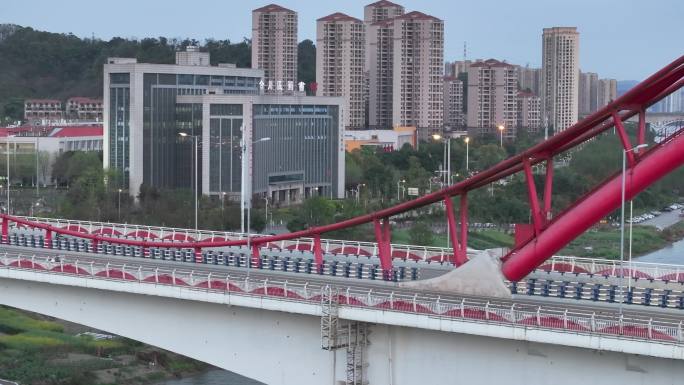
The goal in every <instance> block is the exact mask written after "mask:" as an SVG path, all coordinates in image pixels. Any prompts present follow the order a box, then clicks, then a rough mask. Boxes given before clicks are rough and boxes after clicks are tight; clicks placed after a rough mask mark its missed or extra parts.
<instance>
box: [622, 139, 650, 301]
mask: <svg viewBox="0 0 684 385" xmlns="http://www.w3.org/2000/svg"><path fill="white" fill-rule="evenodd" d="M646 147H648V144H647V143H642V144H640V145H638V146H636V147H633V148H630V149H629V150H623V151H622V197H621V208H620V278H622V285H621V288H620V291H621V292H622V290H623V289H622V287H624V280H625V268H624V263H625V183H626V163H627V162H626V158H627V153H628V152H635V151H636V150H639V149H641V148H646ZM630 203H631V200H630ZM630 207H631V206H630ZM630 215H631V214H630ZM631 229H632V227H631V225H630V234H629V235H630V239H629V242H630V245H631V243H632V231H631ZM629 269H630V274H629V280H628V281H627V285H628V286H627V288H628V291H629V290H631V289H632V273H631V271H632V270H631V269H632V253H631V248H630V254H629ZM621 294H622V293H621ZM622 302H624V295H621V298H620V305H621V307H620V312H622Z"/></svg>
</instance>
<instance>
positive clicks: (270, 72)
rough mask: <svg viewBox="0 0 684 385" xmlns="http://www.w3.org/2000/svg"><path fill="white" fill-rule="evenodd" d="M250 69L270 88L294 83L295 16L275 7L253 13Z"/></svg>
mask: <svg viewBox="0 0 684 385" xmlns="http://www.w3.org/2000/svg"><path fill="white" fill-rule="evenodd" d="M252 68H255V69H261V70H264V79H263V80H264V82H266V83H268V82H271V85H272V87H275V85H276V84H277V82H282V83H281V84H282V85H287V84H288V82H292V84H296V83H297V12H295V11H292V10H289V9H287V8H283V7H281V6H279V5H276V4H270V5H267V6H265V7H261V8H257V9H255V10H253V11H252ZM269 88H271V87H269Z"/></svg>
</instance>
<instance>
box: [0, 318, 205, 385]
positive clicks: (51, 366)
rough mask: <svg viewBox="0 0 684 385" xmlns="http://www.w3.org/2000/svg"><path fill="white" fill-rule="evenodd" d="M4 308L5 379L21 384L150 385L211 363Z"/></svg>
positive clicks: (1, 365) (1, 351)
mask: <svg viewBox="0 0 684 385" xmlns="http://www.w3.org/2000/svg"><path fill="white" fill-rule="evenodd" d="M83 331H90V329H88V328H85V327H83V326H80V325H76V324H71V323H69V322H62V321H56V320H52V319H49V318H47V317H43V316H41V315H38V314H33V313H27V312H23V311H20V310H16V309H12V308H9V307H0V378H4V379H7V380H11V381H16V382H18V383H20V384H22V385H44V384H70V385H119V384H122V385H123V384H126V385H129V384H130V385H145V384H152V383H156V382H159V381H162V380H165V379H171V378H180V377H187V376H190V375H193V374H197V373H200V372H202V371H206V370H208V369H209V368H211V367H210V366H209V365H207V364H204V363H201V362H198V361H194V360H191V359H189V358H186V357H183V356H180V355H177V354H173V353H170V352H167V351H164V350H161V349H158V348H155V347H151V346H148V345H144V344H141V343H139V342H136V341H133V340H129V339H126V338H120V337H116V336H107V335H99V336H95V337H94V336H92V335H88V334H83Z"/></svg>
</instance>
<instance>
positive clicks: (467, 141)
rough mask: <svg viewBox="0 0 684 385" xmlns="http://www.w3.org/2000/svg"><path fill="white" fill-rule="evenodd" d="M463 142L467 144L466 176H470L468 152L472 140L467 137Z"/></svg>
mask: <svg viewBox="0 0 684 385" xmlns="http://www.w3.org/2000/svg"><path fill="white" fill-rule="evenodd" d="M463 141H464V142H465V144H466V174H468V172H469V171H470V165H469V159H468V150H469V149H468V147H469V145H468V144H469V143H470V138H469V137H467V136H466V137H465V139H463Z"/></svg>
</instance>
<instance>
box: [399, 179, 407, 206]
mask: <svg viewBox="0 0 684 385" xmlns="http://www.w3.org/2000/svg"><path fill="white" fill-rule="evenodd" d="M402 183H406V179H402V180H398V181H397V201H398V200H399V199H401V198H399V191H401V187H399V186H400V185H401V184H402Z"/></svg>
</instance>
